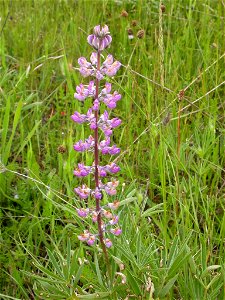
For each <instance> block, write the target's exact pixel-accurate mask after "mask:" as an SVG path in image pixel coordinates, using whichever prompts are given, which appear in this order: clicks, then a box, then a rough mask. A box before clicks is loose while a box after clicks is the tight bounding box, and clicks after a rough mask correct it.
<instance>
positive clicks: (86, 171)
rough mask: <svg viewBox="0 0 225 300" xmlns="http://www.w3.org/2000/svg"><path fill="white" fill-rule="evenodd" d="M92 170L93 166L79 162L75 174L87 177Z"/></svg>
mask: <svg viewBox="0 0 225 300" xmlns="http://www.w3.org/2000/svg"><path fill="white" fill-rule="evenodd" d="M90 172H91V167H88V166H85V165H84V164H78V168H77V169H75V170H74V171H73V174H74V175H75V176H77V177H85V176H87V175H88V174H90Z"/></svg>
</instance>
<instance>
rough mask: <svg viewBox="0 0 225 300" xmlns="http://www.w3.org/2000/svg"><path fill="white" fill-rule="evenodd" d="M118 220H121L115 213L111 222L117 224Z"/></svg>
mask: <svg viewBox="0 0 225 300" xmlns="http://www.w3.org/2000/svg"><path fill="white" fill-rule="evenodd" d="M118 221H119V217H118V216H117V215H114V216H113V217H112V219H111V220H110V221H109V224H110V225H116V224H117V223H118Z"/></svg>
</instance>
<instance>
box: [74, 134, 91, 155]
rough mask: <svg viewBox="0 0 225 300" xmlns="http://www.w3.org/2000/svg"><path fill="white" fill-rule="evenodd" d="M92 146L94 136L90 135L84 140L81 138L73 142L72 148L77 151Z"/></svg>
mask: <svg viewBox="0 0 225 300" xmlns="http://www.w3.org/2000/svg"><path fill="white" fill-rule="evenodd" d="M93 146H94V138H93V137H92V136H91V135H90V136H89V138H87V139H86V140H85V141H84V142H83V141H82V140H80V141H78V142H77V143H76V144H74V146H73V148H74V150H76V151H78V152H83V151H86V150H88V149H90V148H91V147H93Z"/></svg>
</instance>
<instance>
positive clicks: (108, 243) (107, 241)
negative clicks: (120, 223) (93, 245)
mask: <svg viewBox="0 0 225 300" xmlns="http://www.w3.org/2000/svg"><path fill="white" fill-rule="evenodd" d="M105 245H106V247H107V248H110V247H112V241H111V240H110V239H105Z"/></svg>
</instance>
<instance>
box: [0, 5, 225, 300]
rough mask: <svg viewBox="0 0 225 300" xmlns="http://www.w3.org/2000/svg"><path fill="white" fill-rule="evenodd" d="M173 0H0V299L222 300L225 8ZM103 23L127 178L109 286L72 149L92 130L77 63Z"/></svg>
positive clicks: (224, 274)
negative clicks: (79, 210)
mask: <svg viewBox="0 0 225 300" xmlns="http://www.w3.org/2000/svg"><path fill="white" fill-rule="evenodd" d="M164 6H165V11H164V7H163V8H162V10H163V13H162V10H159V1H153V0H151V1H146V0H143V1H142V0H139V1H131V0H130V1H82V0H80V1H66V0H65V1H28V0H27V1H1V2H0V17H1V21H0V28H2V31H1V37H0V43H1V44H0V51H1V58H0V62H1V67H0V72H1V76H0V104H1V106H0V121H1V127H0V139H1V147H0V155H1V173H0V197H1V198H0V201H1V202H0V206H1V210H0V224H1V231H0V269H1V272H0V298H1V299H54V300H55V299H68V300H69V299H71V300H72V299H95V298H96V299H102V298H105V299H149V300H150V299H155V300H156V299H160V300H162V299H184V300H189V299H193V300H203V299H207V300H214V299H218V300H222V299H225V291H224V289H225V268H224V261H225V250H224V249H225V247H224V242H225V214H224V207H225V200H224V194H225V181H224V174H225V172H224V162H225V159H224V150H225V146H224V140H225V138H224V107H225V103H224V84H225V81H224V80H225V71H224V62H225V60H224V57H225V54H224V49H225V39H224V36H225V6H224V3H223V1H213V0H211V1H210V0H208V1H207V0H204V1H191V0H190V1H188V0H184V1H179V0H174V1H164ZM123 10H126V11H127V12H128V16H121V12H122V11H123ZM123 15H124V13H123ZM133 20H136V21H137V25H136V26H134V25H135V24H134V23H135V22H133ZM5 21H6V23H4V22H5ZM99 23H101V24H105V23H106V24H107V25H108V26H109V28H110V31H111V34H112V36H113V43H112V46H111V48H110V49H109V51H110V53H113V54H114V56H115V57H116V58H117V59H118V60H119V61H121V62H122V64H123V68H122V69H121V71H120V72H119V75H118V76H116V77H115V79H113V82H114V86H116V88H117V89H118V90H119V91H120V92H121V94H122V95H123V99H122V101H120V103H119V104H118V108H117V109H116V110H115V112H116V115H117V116H118V117H120V118H122V120H123V125H122V126H121V127H120V129H117V130H115V135H114V137H115V141H116V142H117V144H118V145H120V147H121V148H122V149H123V152H122V154H121V155H119V158H118V161H119V163H120V166H121V168H122V172H121V175H120V181H121V183H124V184H125V186H124V187H123V191H122V189H121V191H120V193H119V196H118V197H119V199H120V200H121V201H122V204H121V209H120V211H121V218H120V220H121V221H120V223H121V226H122V228H123V235H122V236H121V237H120V238H118V239H116V240H115V242H114V247H113V248H112V249H111V250H110V251H109V254H110V261H111V267H112V274H113V282H114V284H113V285H112V286H108V285H107V284H106V279H105V265H104V262H103V259H102V255H101V251H100V249H98V248H96V247H93V248H89V247H86V246H85V245H81V244H80V242H79V241H78V240H77V234H78V233H80V232H81V231H82V228H84V226H85V225H84V224H83V223H82V222H81V221H80V220H79V218H77V215H76V213H75V209H74V208H75V207H79V200H78V199H76V198H75V195H74V193H73V188H74V187H75V186H77V185H78V182H77V180H76V178H74V176H73V169H74V166H75V165H76V163H77V162H78V161H80V155H79V154H77V153H75V151H73V149H72V146H73V143H74V142H75V141H77V140H79V139H80V138H81V137H83V136H87V134H88V133H87V132H86V129H85V128H83V129H82V127H78V126H75V125H74V123H73V122H72V121H71V120H70V115H71V114H72V113H73V112H74V111H75V110H77V109H80V107H79V103H78V102H77V101H75V100H74V98H73V94H74V91H75V87H76V85H77V84H79V83H80V82H81V77H80V75H79V74H78V72H77V71H75V70H74V69H73V67H76V66H77V58H79V57H80V56H86V57H88V56H89V55H90V53H91V48H90V47H89V46H88V45H87V43H86V37H87V34H89V33H90V32H91V30H92V28H93V27H94V26H95V25H97V24H99ZM129 28H131V29H132V31H133V35H134V38H133V39H129V38H128V32H127V30H128V29H129ZM140 29H144V30H145V35H144V37H143V38H142V39H138V38H137V37H136V34H137V32H138V30H140ZM182 90H183V92H182ZM178 94H179V99H180V101H179V100H178V96H177V95H178ZM90 159H91V157H90V156H88V155H84V156H83V160H86V161H90ZM78 262H79V263H78ZM123 267H124V269H123ZM116 272H121V273H122V274H123V276H125V277H124V278H125V279H126V282H125V283H121V279H123V277H121V276H122V275H121V274H117V273H116ZM75 292H76V293H77V294H78V295H79V296H78V297H77V296H75Z"/></svg>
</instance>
